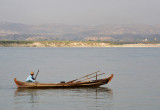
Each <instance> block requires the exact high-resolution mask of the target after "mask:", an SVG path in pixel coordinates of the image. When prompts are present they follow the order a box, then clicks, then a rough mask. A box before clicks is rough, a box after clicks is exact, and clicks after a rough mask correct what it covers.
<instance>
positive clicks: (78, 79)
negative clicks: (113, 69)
mask: <svg viewBox="0 0 160 110" xmlns="http://www.w3.org/2000/svg"><path fill="white" fill-rule="evenodd" d="M98 72H99V71H96V72H94V73H91V74H88V75H86V76H83V77H80V78H78V79H75V80H72V81H69V82H74V81H77V80H80V79H83V78H85V77H88V76H90V75H93V74H95V73H98ZM69 82H67V83H69Z"/></svg>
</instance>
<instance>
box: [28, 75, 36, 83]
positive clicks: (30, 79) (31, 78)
mask: <svg viewBox="0 0 160 110" xmlns="http://www.w3.org/2000/svg"><path fill="white" fill-rule="evenodd" d="M26 82H35V80H34V78H33V76H32V75H29V76H28V77H27V79H26Z"/></svg>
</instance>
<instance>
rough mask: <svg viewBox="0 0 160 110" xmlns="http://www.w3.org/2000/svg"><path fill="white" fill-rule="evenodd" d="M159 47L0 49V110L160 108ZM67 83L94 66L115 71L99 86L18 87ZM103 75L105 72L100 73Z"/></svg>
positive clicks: (146, 109) (95, 69) (100, 69)
mask: <svg viewBox="0 0 160 110" xmlns="http://www.w3.org/2000/svg"><path fill="white" fill-rule="evenodd" d="M159 65H160V48H0V110H29V109H30V110H32V109H34V110H44V109H48V110H50V109H51V110H62V109H63V110H64V109H65V110H159V109H160V105H159V104H160V80H159V78H160V67H159ZM38 69H39V70H40V72H39V75H38V77H37V80H38V81H39V82H45V83H46V82H52V83H56V82H60V81H70V80H73V79H76V78H79V77H81V76H84V75H86V74H89V73H92V72H95V71H97V70H99V71H101V72H106V73H108V75H110V74H111V73H113V74H114V78H113V80H112V81H111V82H110V83H109V84H108V85H104V86H102V87H99V88H75V89H44V90H43V89H25V90H24V89H17V87H16V85H15V84H14V82H13V78H14V77H16V78H17V79H18V80H21V81H24V80H25V79H26V77H27V76H28V75H29V73H30V72H31V71H34V72H35V73H36V72H37V70H38ZM105 77H106V76H105Z"/></svg>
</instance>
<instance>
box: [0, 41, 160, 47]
mask: <svg viewBox="0 0 160 110" xmlns="http://www.w3.org/2000/svg"><path fill="white" fill-rule="evenodd" d="M0 47H160V44H142V43H141V44H140V43H139V44H111V43H105V42H86V41H33V42H32V43H4V44H0Z"/></svg>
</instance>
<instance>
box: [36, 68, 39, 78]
mask: <svg viewBox="0 0 160 110" xmlns="http://www.w3.org/2000/svg"><path fill="white" fill-rule="evenodd" d="M38 73H39V69H38V71H37V74H36V76H35V80H36V78H37V75H38Z"/></svg>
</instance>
